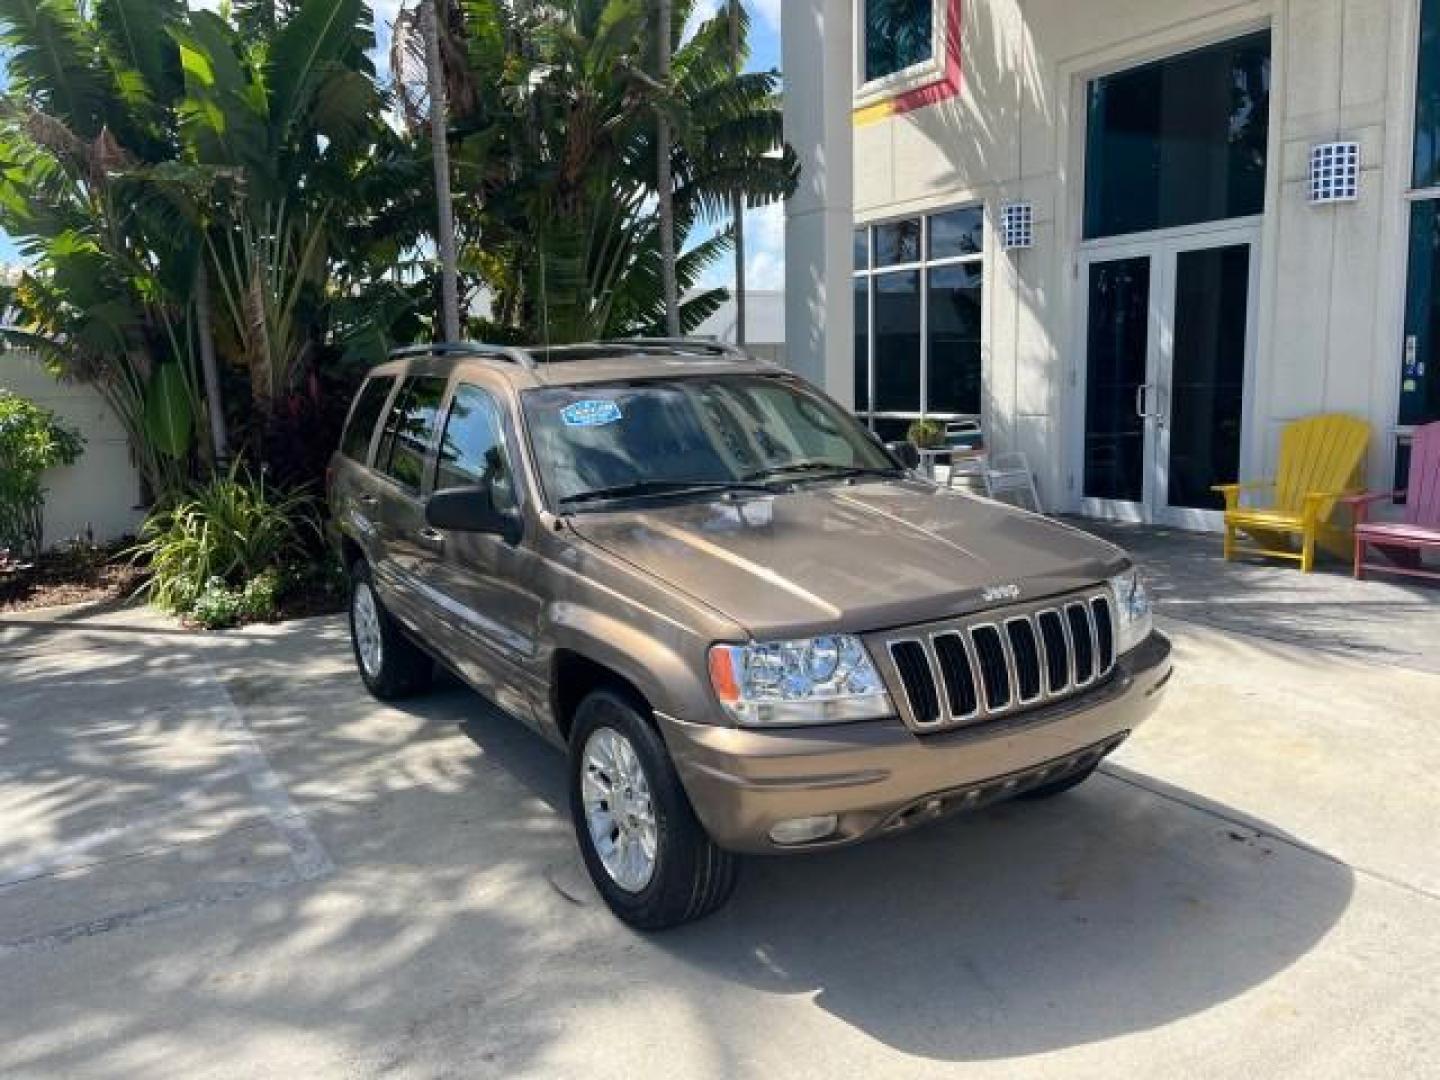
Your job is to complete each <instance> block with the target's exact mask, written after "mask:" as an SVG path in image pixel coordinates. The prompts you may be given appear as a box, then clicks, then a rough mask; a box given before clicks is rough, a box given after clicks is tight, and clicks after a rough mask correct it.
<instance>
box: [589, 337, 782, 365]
mask: <svg viewBox="0 0 1440 1080" xmlns="http://www.w3.org/2000/svg"><path fill="white" fill-rule="evenodd" d="M595 344H597V345H625V346H628V347H631V348H636V349H646V348H649V349H677V350H686V351H690V352H702V353H708V354H710V355H711V356H725V357H729V358H730V359H732V360H753V359H754V358H753V357H752V356H750V354H749V353H747V352H746V351H745V350H744V349H742V348H740V347H739V346H737V345H731V344H730V343H729V342H728V341H716V340H715V339H714V338H694V337H688V338H687V337H678V338H659V337H632V338H614V339H609V340H605V341H597V342H596V343H595Z"/></svg>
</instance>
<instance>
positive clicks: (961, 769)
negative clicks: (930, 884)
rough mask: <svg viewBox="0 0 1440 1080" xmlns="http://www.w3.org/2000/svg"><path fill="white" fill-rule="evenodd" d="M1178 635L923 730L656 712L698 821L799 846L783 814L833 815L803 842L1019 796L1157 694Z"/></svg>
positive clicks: (1078, 760)
mask: <svg viewBox="0 0 1440 1080" xmlns="http://www.w3.org/2000/svg"><path fill="white" fill-rule="evenodd" d="M1171 671H1172V669H1171V663H1170V642H1169V640H1168V639H1166V638H1165V637H1164V636H1163V635H1162V634H1160V633H1158V632H1157V633H1155V634H1152V635H1151V637H1150V638H1149V639H1148V640H1147V641H1146V642H1145V643H1144V644H1142V645H1140V646H1139V647H1138V648H1136V649H1134V650H1133V651H1131V652H1129V653H1127V654H1126V655H1125V656H1122V657H1121V658H1120V659H1119V661H1118V662H1117V663H1116V665H1115V670H1114V673H1113V674H1112V675H1111V677H1110V678H1108V679H1107V680H1106V681H1105V682H1104V683H1102V684H1101V685H1099V686H1097V687H1095V688H1093V689H1091V690H1088V691H1086V692H1085V693H1083V694H1079V695H1077V696H1075V697H1073V698H1069V699H1068V700H1065V701H1062V702H1059V703H1057V704H1055V705H1051V706H1048V707H1045V708H1040V709H1036V710H1034V711H1032V712H1028V713H1021V714H1019V715H1017V716H1014V717H1008V718H1005V719H1001V720H992V721H989V722H987V723H983V724H979V725H976V726H974V727H971V728H961V729H958V730H955V731H950V732H946V733H943V734H935V735H916V734H915V733H914V732H912V731H911V730H910V729H909V728H907V727H906V726H905V725H904V724H903V723H902V722H901V721H900V720H899V719H898V718H897V719H892V720H883V721H874V722H867V723H856V724H836V725H827V726H825V727H817V728H786V729H778V730H772V731H761V730H755V729H746V728H734V727H719V726H715V725H710V724H693V723H687V722H685V721H683V720H678V719H675V718H674V717H669V716H664V715H661V716H660V717H659V720H660V725H661V730H662V732H663V733H664V736H665V742H666V744H667V745H668V747H669V749H670V754H671V757H672V758H673V759H674V761H675V764H676V767H677V769H678V770H679V772H680V778H681V781H682V782H683V783H684V785H685V790H686V792H687V793H688V794H689V796H690V801H691V803H692V804H693V805H694V807H695V812H696V814H697V815H698V816H699V818H700V821H701V823H702V824H703V825H704V826H705V828H706V830H708V831H709V833H710V835H711V837H712V838H713V839H714V840H715V842H716V843H717V844H719V845H720V846H721V847H725V848H729V849H731V850H733V851H781V850H784V851H792V850H798V849H797V848H795V847H781V846H780V845H777V844H776V843H774V842H773V841H772V840H771V839H770V829H771V828H772V827H773V826H774V825H775V824H776V823H777V822H780V821H785V820H788V819H792V818H803V817H811V816H818V815H824V814H835V815H837V817H838V819H839V823H838V826H837V828H836V830H835V832H833V833H832V834H831V835H829V836H827V837H825V838H824V839H822V840H818V841H815V842H813V843H810V844H806V845H803V848H804V849H810V848H820V847H834V846H837V845H840V844H848V843H853V842H855V841H857V840H862V839H864V838H866V837H867V836H870V835H872V834H876V833H879V832H882V831H891V830H894V829H897V828H903V827H906V826H908V825H910V824H914V823H917V822H919V821H921V820H928V819H930V818H933V817H936V816H939V815H940V814H942V813H946V812H949V811H950V810H954V809H963V808H967V807H972V806H976V805H981V804H983V803H985V802H992V801H995V799H996V798H997V797H1005V796H1007V795H1012V794H1019V793H1020V792H1021V791H1023V790H1024V788H1026V787H1029V786H1034V785H1035V784H1038V783H1042V782H1048V781H1050V780H1053V779H1058V778H1059V777H1061V776H1063V775H1065V773H1066V772H1067V771H1074V770H1076V769H1079V768H1084V767H1086V766H1087V765H1089V764H1091V763H1092V762H1094V761H1097V760H1099V759H1100V758H1102V757H1104V755H1105V754H1108V753H1109V752H1110V751H1111V750H1113V749H1114V748H1115V747H1116V746H1118V745H1119V744H1120V742H1121V741H1122V740H1123V739H1124V737H1125V736H1126V735H1127V734H1128V733H1129V732H1131V731H1133V730H1135V728H1136V727H1138V726H1139V725H1140V724H1141V723H1142V722H1143V721H1144V720H1145V719H1146V718H1147V717H1148V716H1149V715H1150V714H1151V713H1152V712H1153V711H1154V710H1155V708H1156V706H1157V705H1158V704H1159V701H1160V696H1161V692H1162V691H1163V690H1164V688H1165V684H1166V683H1167V682H1168V681H1169V679H1170V675H1171Z"/></svg>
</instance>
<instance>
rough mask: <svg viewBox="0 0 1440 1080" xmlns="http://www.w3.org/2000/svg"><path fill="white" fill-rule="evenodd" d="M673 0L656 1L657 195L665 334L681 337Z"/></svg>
mask: <svg viewBox="0 0 1440 1080" xmlns="http://www.w3.org/2000/svg"><path fill="white" fill-rule="evenodd" d="M670 16H671V11H670V0H656V13H655V50H656V53H657V55H658V63H657V64H656V65H655V66H656V73H657V75H658V78H659V83H660V85H659V87H658V88H657V89H658V93H657V94H656V105H655V164H656V168H657V171H656V174H655V194H656V199H657V200H658V203H659V210H660V267H661V273H662V274H663V277H664V283H665V331H666V333H667V334H669V335H670V336H671V337H679V336H680V293H679V288H678V286H677V285H676V281H675V183H674V180H673V178H672V176H671V171H670V169H671V161H670V155H671V153H672V152H673V151H672V148H671V144H670V117H669V116H668V115H666V109H667V107H668V106H669V104H670V102H669V100H668V98H669V96H670V94H671V93H672V91H673V89H674V88H673V87H672V86H671V85H670V48H671V41H670V35H671V32H672V29H673V26H672V23H671V19H670Z"/></svg>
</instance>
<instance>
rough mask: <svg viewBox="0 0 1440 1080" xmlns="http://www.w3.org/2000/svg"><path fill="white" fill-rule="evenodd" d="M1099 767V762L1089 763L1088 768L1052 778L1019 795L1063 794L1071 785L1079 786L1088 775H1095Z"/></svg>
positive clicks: (1052, 796) (1031, 796) (1036, 797)
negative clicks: (1056, 778)
mask: <svg viewBox="0 0 1440 1080" xmlns="http://www.w3.org/2000/svg"><path fill="white" fill-rule="evenodd" d="M1099 767H1100V764H1099V762H1096V763H1095V764H1094V765H1091V766H1090V767H1089V768H1088V769H1081V770H1080V771H1079V772H1073V773H1071V774H1070V775H1069V776H1062V777H1061V778H1060V779H1059V780H1052V781H1050V783H1048V784H1041V785H1040V786H1039V787H1035V788H1031V789H1030V790H1029V791H1026V792H1024V793H1023V794H1021V795H1020V796H1019V797H1020V798H1022V799H1053V798H1054V797H1055V796H1056V795H1063V794H1064V793H1065V792H1067V791H1069V790H1070V789H1071V788H1073V787H1079V786H1080V785H1081V784H1083V783H1084V782H1085V781H1086V780H1089V779H1090V777H1092V776H1094V775H1095V770H1096V769H1098V768H1099Z"/></svg>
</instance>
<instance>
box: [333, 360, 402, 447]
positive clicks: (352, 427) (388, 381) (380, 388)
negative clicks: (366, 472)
mask: <svg viewBox="0 0 1440 1080" xmlns="http://www.w3.org/2000/svg"><path fill="white" fill-rule="evenodd" d="M394 385H395V380H394V379H393V378H391V377H390V376H388V375H385V376H381V377H380V378H375V379H370V380H368V381H367V382H366V383H365V385H364V386H363V387H362V388H361V390H360V398H359V400H358V401H356V402H355V409H354V411H352V412H351V413H350V422H349V423H348V424H347V425H346V427H345V434H344V435H343V436H341V439H340V452H341V453H342V454H344V455H345V456H346V457H348V458H351V459H352V460H355V461H358V462H360V464H362V465H363V464H365V461H366V459H367V458H368V457H369V456H370V436H371V435H373V434H374V433H375V424H376V423H377V422H378V421H379V419H380V410H381V409H383V408H384V407H385V400H386V398H388V397H389V396H390V388H391V387H392V386H394Z"/></svg>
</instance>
